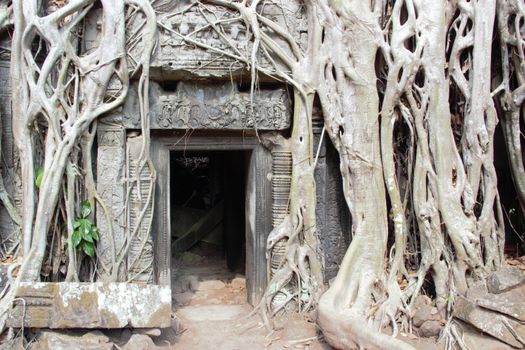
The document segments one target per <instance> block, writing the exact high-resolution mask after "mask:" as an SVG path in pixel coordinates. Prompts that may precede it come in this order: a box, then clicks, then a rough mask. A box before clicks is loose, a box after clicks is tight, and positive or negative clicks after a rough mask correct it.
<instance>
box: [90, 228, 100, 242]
mask: <svg viewBox="0 0 525 350" xmlns="http://www.w3.org/2000/svg"><path fill="white" fill-rule="evenodd" d="M91 237H93V239H94V240H95V241H98V240H99V236H98V228H97V227H96V226H95V225H92V226H91Z"/></svg>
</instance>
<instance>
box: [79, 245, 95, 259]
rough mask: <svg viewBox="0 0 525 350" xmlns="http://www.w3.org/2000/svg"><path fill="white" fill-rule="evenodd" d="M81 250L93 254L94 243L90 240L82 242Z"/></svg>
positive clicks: (91, 255) (89, 254)
mask: <svg viewBox="0 0 525 350" xmlns="http://www.w3.org/2000/svg"><path fill="white" fill-rule="evenodd" d="M82 250H83V251H84V253H86V255H88V256H90V257H93V255H95V245H94V244H93V243H91V242H85V241H84V242H82Z"/></svg>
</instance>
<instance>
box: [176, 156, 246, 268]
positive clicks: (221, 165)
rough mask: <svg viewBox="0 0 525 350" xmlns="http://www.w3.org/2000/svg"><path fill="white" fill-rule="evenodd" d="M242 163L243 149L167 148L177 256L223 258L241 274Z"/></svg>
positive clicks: (243, 174)
mask: <svg viewBox="0 0 525 350" xmlns="http://www.w3.org/2000/svg"><path fill="white" fill-rule="evenodd" d="M246 164H247V154H246V152H242V151H224V152H217V151H206V152H204V151H203V152H183V151H181V152H172V153H171V156H170V188H171V194H170V195H171V221H172V223H171V234H172V251H173V253H174V257H175V259H184V258H186V260H188V257H190V258H189V260H191V259H193V260H195V261H198V262H199V263H200V264H203V263H206V261H205V260H209V261H214V264H216V263H217V261H224V262H225V264H226V266H227V267H228V269H229V270H230V271H231V272H236V273H239V274H244V269H245V266H244V265H245V255H246V252H245V195H246V194H245V188H246ZM188 253H189V254H188Z"/></svg>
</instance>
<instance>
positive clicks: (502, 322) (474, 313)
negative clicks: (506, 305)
mask: <svg viewBox="0 0 525 350" xmlns="http://www.w3.org/2000/svg"><path fill="white" fill-rule="evenodd" d="M454 317H456V318H458V319H460V320H462V321H465V322H467V323H469V324H471V325H472V326H474V327H476V328H477V329H479V330H481V331H483V332H484V333H486V334H489V335H491V336H493V337H495V338H497V339H499V340H501V341H503V342H505V343H507V344H509V345H510V346H513V347H515V348H522V344H521V342H520V341H519V340H518V338H517V337H516V336H515V335H517V336H518V337H521V338H523V337H525V326H524V325H522V324H520V323H519V322H516V321H514V320H513V319H510V318H507V317H505V316H504V315H502V314H499V313H496V312H493V311H489V310H486V309H483V308H481V307H479V306H477V305H476V303H474V302H473V301H471V300H468V299H466V298H463V297H461V296H459V297H458V298H457V300H456V301H455V303H454Z"/></svg>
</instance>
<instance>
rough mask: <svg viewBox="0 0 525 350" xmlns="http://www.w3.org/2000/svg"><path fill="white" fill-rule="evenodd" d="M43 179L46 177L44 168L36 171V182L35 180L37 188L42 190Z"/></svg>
mask: <svg viewBox="0 0 525 350" xmlns="http://www.w3.org/2000/svg"><path fill="white" fill-rule="evenodd" d="M43 177H44V169H43V168H42V167H39V168H38V169H36V180H35V186H36V188H38V189H40V185H41V184H42V178H43Z"/></svg>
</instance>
